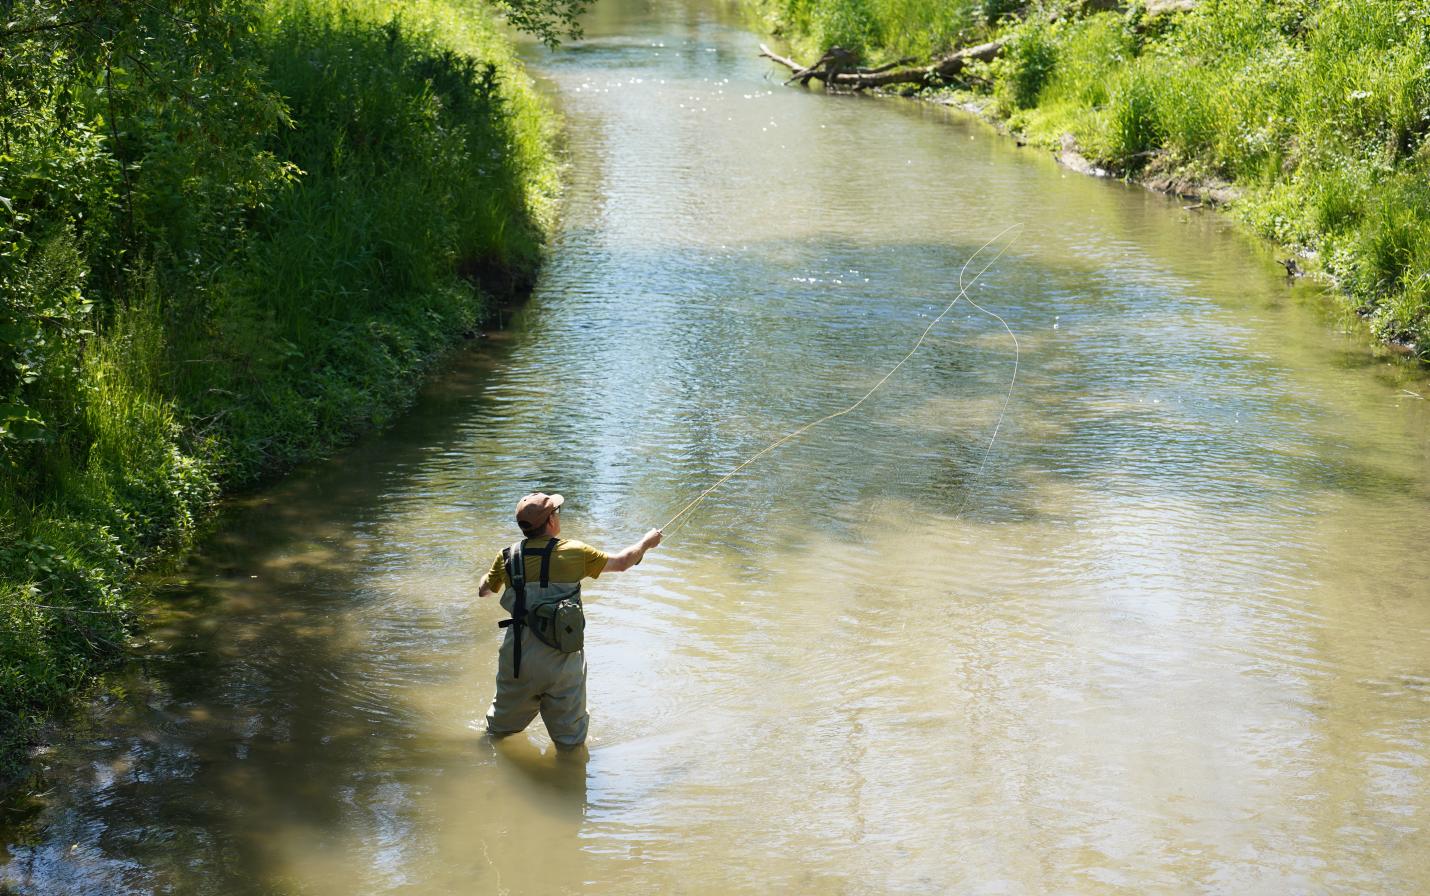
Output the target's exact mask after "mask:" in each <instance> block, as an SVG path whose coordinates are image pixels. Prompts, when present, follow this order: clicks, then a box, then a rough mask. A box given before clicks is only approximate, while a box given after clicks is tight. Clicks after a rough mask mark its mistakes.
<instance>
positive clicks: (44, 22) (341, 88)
mask: <svg viewBox="0 0 1430 896" xmlns="http://www.w3.org/2000/svg"><path fill="white" fill-rule="evenodd" d="M393 9H394V4H391V3H390V2H379V0H353V2H339V0H281V2H279V0H274V2H270V3H268V4H266V5H260V4H255V3H251V2H240V0H184V2H179V3H174V4H166V5H164V7H162V8H161V7H160V6H159V5H156V4H113V5H101V6H99V7H96V8H95V13H94V16H95V17H94V20H93V21H90V22H87V23H86V27H85V28H84V29H79V28H73V29H70V28H66V27H54V25H55V24H56V23H59V22H64V21H65V19H64V16H65V15H66V10H65V8H64V4H60V3H58V2H55V3H50V2H43V0H29V2H24V3H19V4H16V9H15V10H14V11H13V12H10V13H7V16H8V18H9V22H8V24H6V25H4V26H3V27H4V28H5V29H6V30H5V31H3V32H0V39H3V41H4V43H3V49H4V51H5V52H4V55H3V56H0V66H3V68H4V70H3V72H0V75H3V77H4V78H5V82H6V84H7V87H8V89H7V91H6V92H5V94H4V95H3V96H0V105H3V106H4V109H3V110H0V112H3V113H4V114H3V115H2V116H0V762H4V763H10V762H13V761H14V760H15V758H16V757H17V755H18V751H19V748H20V747H22V746H23V744H24V743H25V742H26V740H27V738H29V737H31V736H32V735H33V732H34V731H35V730H36V726H37V725H39V724H40V723H41V722H42V720H43V719H44V718H45V717H46V715H47V714H48V713H50V712H51V711H53V710H54V709H55V708H56V707H57V706H61V705H63V703H64V702H65V700H66V699H67V697H68V696H69V695H70V694H72V693H73V692H74V689H75V688H76V687H77V686H78V685H80V684H81V683H82V682H83V681H84V680H85V679H86V678H88V677H89V676H90V675H92V674H93V672H94V670H95V669H96V668H98V667H99V666H101V665H102V664H103V663H105V662H106V661H108V660H110V659H112V658H114V657H116V656H118V655H120V654H121V653H122V651H123V646H124V641H125V638H126V636H127V630H128V625H129V623H130V621H131V618H132V614H133V608H132V599H131V596H130V595H131V591H130V588H129V586H130V584H131V582H132V579H133V576H134V573H135V572H136V571H137V570H138V569H139V568H141V567H142V566H144V565H145V564H148V563H152V562H153V561H154V559H155V558H156V557H159V556H162V555H163V554H164V553H165V552H166V551H169V550H171V549H173V548H175V547H179V546H182V545H183V544H185V543H186V541H187V540H188V539H189V538H191V537H192V535H193V534H194V532H195V530H196V529H197V527H198V526H199V525H200V524H201V522H202V520H203V519H204V517H205V515H206V512H207V510H208V508H209V507H210V506H211V504H212V503H213V501H214V500H215V499H216V497H217V495H218V494H219V493H220V491H222V490H224V489H231V488H233V487H236V486H241V485H244V484H246V483H251V482H253V481H255V480H257V479H258V478H260V477H262V476H266V475H271V474H272V473H274V472H276V471H280V470H282V469H284V468H286V467H288V466H290V465H292V464H293V463H296V462H298V461H301V460H303V459H305V458H309V457H312V456H314V455H316V454H320V453H322V452H324V451H326V450H329V449H331V448H332V447H333V446H335V445H337V444H339V443H340V442H342V441H344V440H346V439H348V438H350V437H351V435H352V434H353V433H354V432H356V431H359V430H361V429H364V428H367V427H371V426H374V425H380V424H382V423H383V422H385V421H386V420H388V419H390V418H391V416H392V415H393V414H394V413H395V412H396V411H397V410H398V409H399V408H400V407H401V406H402V405H403V404H404V403H405V402H407V401H408V400H409V398H410V396H411V394H412V390H413V389H414V387H415V384H416V382H417V380H418V378H419V376H420V375H421V374H422V372H423V371H424V370H425V369H426V368H427V366H428V365H429V364H430V363H431V361H432V359H433V358H434V357H435V356H436V355H437V354H438V353H440V351H441V350H442V349H443V347H444V346H446V345H448V344H449V343H450V342H451V341H452V340H454V339H457V338H459V337H460V335H461V334H462V333H463V331H465V330H467V329H469V328H470V327H472V326H473V325H474V324H475V322H476V321H477V320H478V319H480V317H481V316H482V315H483V314H484V313H485V310H486V307H487V305H486V298H485V297H484V295H483V294H482V292H481V290H480V289H479V288H478V286H477V284H476V278H475V274H476V273H478V272H488V273H489V272H504V276H505V277H506V279H507V280H508V281H511V282H521V281H523V280H525V279H529V278H530V277H531V276H532V273H533V271H534V268H535V266H536V265H537V263H538V261H539V258H540V253H541V241H542V234H543V228H544V225H545V223H546V217H547V216H548V215H549V212H550V205H551V198H552V193H553V191H554V162H553V158H552V155H551V152H550V134H549V127H550V121H549V115H548V113H547V112H546V111H545V109H544V107H542V105H541V104H540V103H539V101H538V100H537V99H536V98H535V96H534V94H533V93H532V91H531V89H530V86H529V84H528V83H527V81H526V79H525V76H524V75H523V73H522V72H521V70H520V67H519V65H517V64H516V62H515V61H514V59H513V56H512V53H511V48H510V47H509V45H508V44H507V43H506V41H505V40H504V39H503V38H502V37H501V35H500V34H499V33H498V32H497V30H496V28H495V27H494V26H493V25H492V24H491V23H490V22H489V21H487V20H486V19H484V18H482V17H481V16H480V14H478V13H475V12H474V11H473V10H472V9H471V8H470V7H466V6H464V7H463V8H462V10H461V12H460V14H458V13H457V12H456V11H454V10H453V9H452V8H450V6H449V4H446V3H443V2H438V0H430V2H423V3H412V4H405V5H404V6H403V15H402V17H401V18H394V17H393V12H392V11H393ZM57 17H58V18H57ZM94 35H98V39H96V37H95V36H94Z"/></svg>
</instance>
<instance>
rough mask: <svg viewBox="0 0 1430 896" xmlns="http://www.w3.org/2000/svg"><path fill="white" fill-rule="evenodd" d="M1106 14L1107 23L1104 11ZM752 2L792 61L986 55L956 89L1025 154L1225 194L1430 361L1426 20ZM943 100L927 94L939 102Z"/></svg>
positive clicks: (1211, 4)
mask: <svg viewBox="0 0 1430 896" xmlns="http://www.w3.org/2000/svg"><path fill="white" fill-rule="evenodd" d="M1109 6H1114V7H1115V8H1113V9H1108V7H1109ZM1167 6H1170V4H1166V3H1162V4H1156V3H1152V2H1145V0H1143V2H1138V0H1134V2H1130V3H1122V4H1112V3H1107V2H1083V0H1044V2H1032V3H1005V2H1001V0H828V2H825V0H761V4H760V9H761V10H762V11H763V12H764V14H765V15H766V16H767V17H768V21H769V24H770V25H771V27H772V28H773V29H774V30H776V31H779V32H781V33H783V34H784V35H785V36H786V37H787V38H789V39H790V41H791V42H792V43H793V44H794V45H795V47H796V49H798V50H800V51H802V52H803V54H804V55H805V56H806V57H811V56H813V55H814V54H817V53H818V52H819V51H820V50H822V49H823V48H825V47H827V46H830V45H835V44H838V45H842V46H846V47H850V48H852V49H856V50H858V51H860V52H862V53H863V54H864V55H865V57H866V58H867V59H869V60H870V61H872V62H877V61H883V60H887V59H893V58H896V57H900V56H904V55H911V56H915V57H927V56H930V55H934V54H937V53H939V52H943V51H946V50H949V49H954V48H957V47H959V46H963V45H967V44H970V43H974V42H977V41H981V40H986V39H989V38H993V37H1006V38H1007V39H1008V40H1009V43H1008V45H1007V47H1006V49H1005V52H1004V54H1003V55H1002V57H1001V58H999V59H998V60H996V61H994V62H993V63H991V64H989V65H985V66H975V67H974V68H973V69H972V70H971V72H970V75H969V79H968V81H967V82H966V83H965V84H963V85H958V86H960V87H962V88H963V89H967V90H972V91H975V92H977V93H980V94H983V95H985V96H987V97H989V98H990V99H991V100H992V103H991V105H990V107H989V108H990V109H991V111H993V112H994V114H996V115H998V116H1000V117H1002V118H1004V119H1006V120H1007V122H1008V124H1009V125H1010V126H1011V127H1012V128H1014V129H1016V130H1018V131H1021V132H1023V133H1025V134H1026V135H1027V136H1028V137H1029V139H1030V140H1032V141H1033V142H1035V143H1038V144H1041V145H1045V146H1055V145H1057V144H1058V143H1060V142H1061V140H1062V138H1063V135H1064V134H1071V135H1072V136H1073V137H1074V138H1075V139H1076V140H1077V143H1078V144H1079V146H1080V147H1081V150H1082V152H1083V153H1084V154H1086V155H1087V156H1089V157H1090V158H1092V159H1093V160H1094V161H1096V162H1098V163H1100V164H1101V165H1102V166H1104V167H1107V168H1109V169H1111V170H1113V171H1116V172H1118V173H1121V174H1124V175H1127V176H1149V175H1158V176H1169V175H1171V176H1176V177H1178V178H1181V179H1185V180H1191V181H1203V182H1209V181H1217V180H1221V181H1226V182H1230V183H1231V184H1234V185H1235V186H1236V187H1237V188H1239V190H1240V192H1241V196H1242V198H1241V199H1240V200H1239V201H1238V202H1237V203H1236V208H1237V211H1238V213H1239V214H1241V215H1242V216H1243V217H1244V218H1245V219H1246V220H1247V221H1249V222H1250V223H1251V224H1252V225H1254V226H1255V227H1256V228H1257V229H1258V230H1259V231H1260V232H1261V233H1263V234H1265V235H1267V236H1269V237H1272V238H1274V239H1276V240H1279V241H1280V242H1282V243H1284V244H1287V245H1289V246H1292V247H1295V248H1297V249H1299V250H1302V251H1304V252H1305V253H1306V254H1307V255H1310V256H1313V257H1315V258H1317V259H1319V261H1320V265H1321V270H1323V271H1324V272H1326V273H1328V274H1330V275H1331V276H1332V277H1334V278H1335V279H1336V280H1337V281H1338V282H1340V283H1341V284H1343V285H1344V287H1345V288H1346V290H1347V292H1348V294H1349V295H1350V296H1352V298H1353V301H1354V303H1355V305H1356V306H1357V307H1358V309H1359V310H1360V311H1361V312H1362V313H1363V314H1365V315H1366V316H1367V317H1368V318H1369V319H1370V320H1371V321H1372V323H1373V325H1374V326H1375V328H1376V331H1377V333H1378V334H1379V335H1380V336H1381V337H1382V338H1384V339H1387V340H1401V341H1404V342H1407V343H1413V344H1415V345H1416V346H1418V350H1419V352H1420V353H1421V356H1422V358H1424V357H1430V314H1427V312H1430V142H1427V139H1426V137H1427V134H1430V2H1426V0H1200V2H1199V3H1197V4H1196V5H1195V7H1194V8H1192V9H1190V10H1183V11H1175V12H1163V11H1162V9H1159V7H1167ZM940 87H941V85H940Z"/></svg>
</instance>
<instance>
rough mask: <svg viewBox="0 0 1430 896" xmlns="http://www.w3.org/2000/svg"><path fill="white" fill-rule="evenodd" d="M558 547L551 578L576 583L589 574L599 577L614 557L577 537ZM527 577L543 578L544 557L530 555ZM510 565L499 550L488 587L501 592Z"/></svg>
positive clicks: (536, 541) (534, 541) (542, 543)
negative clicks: (542, 562)
mask: <svg viewBox="0 0 1430 896" xmlns="http://www.w3.org/2000/svg"><path fill="white" fill-rule="evenodd" d="M559 540H560V542H561V543H560V544H558V545H557V546H556V550H555V551H552V553H551V581H553V582H562V583H566V584H569V583H572V582H579V581H581V580H582V579H584V578H586V577H587V576H589V577H591V578H593V579H594V578H597V577H599V576H600V575H601V571H602V570H604V569H605V568H606V561H607V560H610V559H611V555H610V554H607V553H606V552H605V551H600V550H597V549H596V548H593V547H591V546H590V545H589V544H586V543H585V542H584V541H576V540H575V539H573V538H561V539H559ZM549 541H551V539H549V538H530V539H527V542H526V546H527V547H529V548H544V547H546V544H547V542H549ZM526 580H527V581H528V582H532V583H536V582H540V581H541V558H540V557H532V556H527V558H526ZM506 584H507V583H506V566H505V565H504V564H503V563H502V559H501V551H497V556H496V559H495V560H493V561H492V568H491V569H490V570H488V571H487V587H488V588H490V589H491V590H493V591H496V592H498V593H500V592H501V590H502V589H503V588H505V587H506Z"/></svg>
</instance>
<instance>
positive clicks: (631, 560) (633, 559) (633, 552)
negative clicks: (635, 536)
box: [601, 529, 661, 572]
mask: <svg viewBox="0 0 1430 896" xmlns="http://www.w3.org/2000/svg"><path fill="white" fill-rule="evenodd" d="M660 539H661V531H660V530H659V529H652V530H650V531H649V532H647V533H646V534H645V536H644V537H643V538H641V540H640V541H638V542H636V543H635V544H633V545H631V546H630V547H628V548H626V549H625V550H624V551H621V552H620V553H619V554H612V555H611V559H609V560H607V561H606V568H605V569H603V570H601V572H625V571H626V570H628V569H630V568H631V567H632V566H635V565H636V564H637V563H640V562H641V559H642V558H644V557H645V552H646V551H648V550H650V549H651V548H653V547H655V546H656V545H658V544H660Z"/></svg>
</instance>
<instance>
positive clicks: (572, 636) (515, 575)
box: [497, 538, 586, 678]
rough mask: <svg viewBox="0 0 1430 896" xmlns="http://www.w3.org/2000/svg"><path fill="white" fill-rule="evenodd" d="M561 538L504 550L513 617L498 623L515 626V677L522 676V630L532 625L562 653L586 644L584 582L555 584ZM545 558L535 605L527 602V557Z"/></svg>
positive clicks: (544, 640)
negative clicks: (543, 544) (555, 560)
mask: <svg viewBox="0 0 1430 896" xmlns="http://www.w3.org/2000/svg"><path fill="white" fill-rule="evenodd" d="M558 541H559V539H556V538H553V539H551V540H550V541H548V542H547V543H546V547H544V548H529V547H527V546H526V541H525V539H523V540H522V541H518V542H517V543H515V544H513V545H512V546H511V547H509V548H505V549H503V550H502V564H503V565H504V566H505V567H506V577H507V583H508V585H509V587H510V588H511V591H512V601H511V618H510V619H503V620H502V621H501V622H498V623H497V625H498V626H499V627H501V628H511V629H512V645H511V648H512V649H511V671H512V678H520V677H521V636H522V629H523V628H529V629H531V633H532V634H534V635H536V637H537V639H538V640H540V641H541V642H542V643H543V644H546V645H547V646H548V647H551V648H554V649H555V650H558V651H560V652H562V653H575V652H576V651H578V650H580V649H581V648H582V646H583V642H584V636H585V629H586V617H585V614H584V612H583V611H582V609H581V585H580V583H579V582H578V583H576V584H574V585H564V584H557V585H554V586H553V585H552V584H551V557H552V554H554V553H555V551H556V545H557V543H558ZM527 557H540V558H541V582H540V586H539V587H537V589H536V591H537V594H536V598H535V603H534V605H531V606H529V605H528V601H527V593H526V592H527V582H526V558H527Z"/></svg>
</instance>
